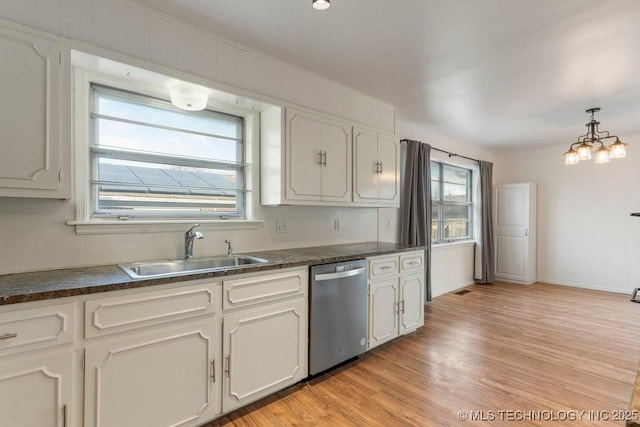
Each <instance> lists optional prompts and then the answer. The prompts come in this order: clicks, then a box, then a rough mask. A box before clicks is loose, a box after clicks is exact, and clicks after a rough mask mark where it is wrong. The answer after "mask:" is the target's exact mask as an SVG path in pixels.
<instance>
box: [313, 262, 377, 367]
mask: <svg viewBox="0 0 640 427" xmlns="http://www.w3.org/2000/svg"><path fill="white" fill-rule="evenodd" d="M366 271H367V261H366V260H364V259H361V260H355V261H348V262H341V263H336V264H324V265H316V266H312V267H311V303H310V317H309V374H310V375H316V374H318V373H320V372H322V371H325V370H327V369H329V368H331V367H333V366H335V365H338V364H339V363H341V362H344V361H345V360H348V359H351V358H353V357H355V356H358V355H359V354H362V353H364V351H365V350H366V348H367V305H368V304H367V275H366Z"/></svg>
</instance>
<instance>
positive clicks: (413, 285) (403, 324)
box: [400, 274, 424, 334]
mask: <svg viewBox="0 0 640 427" xmlns="http://www.w3.org/2000/svg"><path fill="white" fill-rule="evenodd" d="M423 289H424V276H423V275H422V274H417V275H412V276H401V277H400V307H401V310H400V334H403V333H405V332H409V331H412V330H414V329H416V328H418V327H420V326H422V325H424V291H423Z"/></svg>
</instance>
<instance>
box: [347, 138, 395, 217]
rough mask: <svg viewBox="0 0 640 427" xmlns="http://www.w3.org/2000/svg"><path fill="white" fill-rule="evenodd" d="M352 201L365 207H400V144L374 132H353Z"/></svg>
mask: <svg viewBox="0 0 640 427" xmlns="http://www.w3.org/2000/svg"><path fill="white" fill-rule="evenodd" d="M353 144H354V150H353V151H354V162H353V163H354V184H353V185H354V189H353V201H354V202H355V203H358V204H363V205H368V206H388V207H399V206H400V142H399V141H398V139H397V138H396V137H395V136H392V135H387V134H384V133H381V132H376V131H374V130H365V129H361V128H354V129H353Z"/></svg>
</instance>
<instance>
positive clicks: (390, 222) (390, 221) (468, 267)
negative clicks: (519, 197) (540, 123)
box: [378, 120, 501, 297]
mask: <svg viewBox="0 0 640 427" xmlns="http://www.w3.org/2000/svg"><path fill="white" fill-rule="evenodd" d="M397 128H398V135H399V136H400V138H401V139H404V138H406V139H414V140H417V141H422V142H426V143H429V144H431V145H432V146H433V147H436V148H440V149H443V150H447V151H450V152H453V153H456V154H460V155H463V156H467V157H471V158H474V159H479V160H486V161H489V162H493V163H494V166H493V173H494V182H495V179H496V178H495V177H496V175H498V176H500V174H501V170H500V167H501V165H500V164H499V162H498V155H496V153H494V152H492V151H490V150H487V149H483V148H481V147H478V146H474V145H471V144H468V143H465V142H463V141H459V140H457V139H455V138H452V137H450V136H448V135H446V134H443V133H440V132H437V131H436V130H434V129H433V128H431V127H430V126H421V125H416V124H414V123H409V122H404V121H402V120H399V121H398V123H397ZM434 154H435V152H434ZM453 160H455V158H454V159H453ZM398 215H399V209H391V208H384V209H378V227H379V228H378V237H379V238H380V240H383V241H390V242H397V241H399V233H400V224H399V216H398ZM431 264H432V269H433V270H432V274H431V292H432V296H433V297H436V296H438V295H442V294H445V293H447V292H451V291H453V290H456V289H459V288H462V287H464V286H467V285H470V284H472V283H474V246H473V244H469V243H465V244H443V245H438V246H434V248H433V249H432V253H431Z"/></svg>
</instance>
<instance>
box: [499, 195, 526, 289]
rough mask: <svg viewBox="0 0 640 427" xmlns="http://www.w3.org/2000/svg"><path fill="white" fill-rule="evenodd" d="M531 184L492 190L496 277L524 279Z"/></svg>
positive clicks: (513, 279)
mask: <svg viewBox="0 0 640 427" xmlns="http://www.w3.org/2000/svg"><path fill="white" fill-rule="evenodd" d="M530 192H531V185H530V184H527V183H524V184H507V185H502V186H499V187H497V188H496V190H495V205H496V209H495V230H494V232H495V239H496V277H497V278H499V279H504V280H509V281H516V282H526V279H527V274H526V273H527V269H528V266H527V262H528V260H529V253H528V248H529V239H530V237H531V236H530V230H529V228H530V205H529V204H530Z"/></svg>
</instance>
